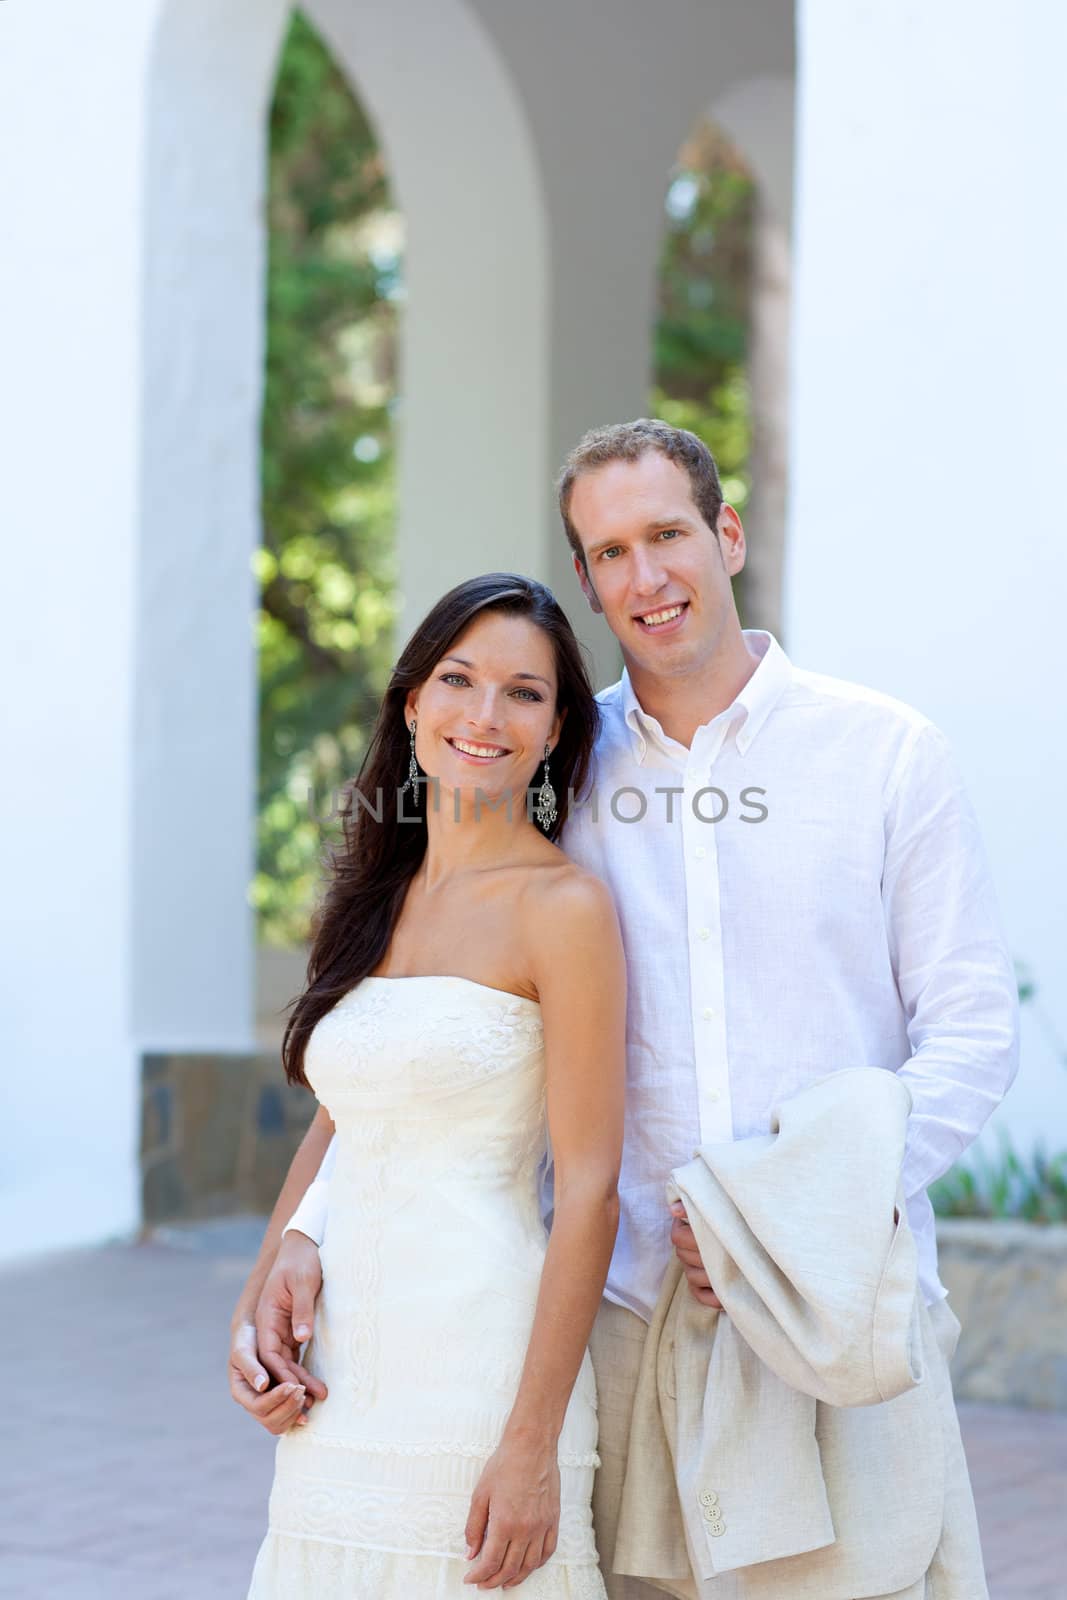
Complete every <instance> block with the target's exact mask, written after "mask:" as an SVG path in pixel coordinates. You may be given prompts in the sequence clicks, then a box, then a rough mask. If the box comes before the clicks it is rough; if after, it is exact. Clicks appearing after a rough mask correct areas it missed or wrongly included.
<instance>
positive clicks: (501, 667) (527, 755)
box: [405, 611, 562, 798]
mask: <svg viewBox="0 0 1067 1600" xmlns="http://www.w3.org/2000/svg"><path fill="white" fill-rule="evenodd" d="M557 689H558V682H557V675H556V659H555V652H554V650H553V647H552V642H551V640H550V639H549V637H548V635H547V634H545V633H544V632H542V630H541V629H540V628H539V627H537V626H536V625H535V624H534V623H532V622H530V621H528V620H527V618H525V617H517V616H513V615H509V614H508V613H507V612H501V611H487V612H485V613H484V614H483V615H482V616H480V617H478V618H476V620H475V621H474V622H472V623H471V624H470V626H469V627H468V628H466V629H465V630H464V632H463V633H462V634H460V636H459V637H458V638H457V639H456V640H455V641H454V642H453V644H452V645H450V647H449V649H448V651H447V652H446V654H445V655H443V656H442V657H441V659H440V661H438V663H437V665H436V666H435V667H434V669H433V671H432V672H431V674H430V676H429V678H427V680H426V682H425V683H423V684H422V685H421V686H420V687H419V688H418V689H413V690H411V691H410V693H409V694H408V697H407V701H406V703H405V720H406V722H407V725H408V727H409V728H410V726H411V721H412V718H413V717H415V718H417V719H418V720H417V728H416V734H415V756H416V759H417V761H418V763H419V766H420V767H421V768H422V770H423V771H424V772H425V773H427V774H428V775H429V776H430V777H432V778H437V779H438V780H439V782H440V784H441V787H442V789H445V790H456V789H459V790H469V791H470V792H471V793H472V794H473V792H474V791H475V790H476V789H479V790H481V792H482V793H483V794H484V795H485V796H486V797H487V798H494V797H496V796H499V795H503V794H505V793H506V792H508V791H510V792H511V793H513V794H514V795H515V796H516V797H517V798H518V797H520V796H523V797H524V796H525V793H526V790H527V788H528V787H529V785H530V783H531V782H532V780H533V777H534V774H535V773H536V771H537V768H538V765H539V764H540V762H541V759H542V757H543V756H544V752H545V745H546V744H547V745H549V746H552V747H554V746H555V743H556V740H557V739H558V738H559V730H560V726H561V722H562V718H561V717H560V716H559V715H558V714H557V712H556V709H555V708H556V694H557Z"/></svg>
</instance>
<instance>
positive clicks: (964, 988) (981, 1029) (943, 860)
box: [882, 723, 1018, 1198]
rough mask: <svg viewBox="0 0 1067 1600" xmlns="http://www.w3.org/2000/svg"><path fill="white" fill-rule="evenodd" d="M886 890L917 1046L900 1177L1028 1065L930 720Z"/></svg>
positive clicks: (945, 1165) (1001, 946)
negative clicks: (1020, 1049) (1020, 1066)
mask: <svg viewBox="0 0 1067 1600" xmlns="http://www.w3.org/2000/svg"><path fill="white" fill-rule="evenodd" d="M885 826H886V854H885V867H884V872H883V878H882V899H883V906H884V910H885V918H886V928H887V933H888V939H889V948H890V954H891V958H892V963H893V972H894V975H895V977H896V982H897V987H898V990H899V993H900V997H901V1001H902V1002H903V1005H904V1008H905V1011H906V1013H907V1019H908V1020H907V1028H908V1038H909V1041H910V1043H911V1051H912V1053H911V1056H910V1058H909V1059H908V1060H907V1061H905V1062H904V1063H903V1064H902V1065H901V1067H900V1069H899V1075H900V1077H901V1078H903V1079H904V1081H905V1082H906V1083H907V1086H908V1088H909V1089H910V1091H911V1095H912V1113H911V1117H910V1120H909V1124H908V1133H907V1140H906V1145H905V1155H904V1164H903V1168H902V1182H903V1189H904V1194H905V1196H906V1197H907V1198H910V1197H911V1196H912V1195H914V1194H916V1193H918V1192H919V1191H921V1190H923V1189H925V1188H926V1187H927V1186H928V1185H929V1184H930V1183H932V1182H933V1181H934V1179H935V1178H939V1177H941V1175H942V1174H943V1173H945V1172H947V1170H948V1169H949V1167H950V1166H951V1165H952V1163H953V1162H954V1161H955V1160H956V1158H957V1157H958V1156H959V1155H960V1154H961V1153H962V1152H963V1151H964V1150H966V1149H967V1147H968V1145H969V1144H970V1143H971V1142H972V1140H973V1139H974V1138H975V1136H976V1135H977V1134H978V1132H979V1130H980V1129H981V1127H982V1125H983V1124H984V1123H985V1121H986V1119H987V1117H988V1116H989V1115H990V1113H991V1112H992V1111H993V1110H994V1108H995V1107H996V1106H997V1104H998V1103H999V1102H1000V1100H1001V1099H1002V1097H1003V1095H1004V1092H1005V1090H1006V1089H1007V1088H1008V1086H1009V1084H1010V1083H1011V1081H1012V1079H1013V1078H1014V1076H1015V1073H1016V1071H1017V1068H1018V989H1017V985H1016V981H1015V974H1014V970H1013V965H1012V962H1011V959H1010V957H1009V955H1008V950H1007V947H1006V944H1005V940H1004V935H1003V932H1002V929H1001V924H1000V918H999V915H998V911H997V905H996V900H995V897H994V894H993V887H992V883H991V881H990V875H989V867H988V864H987V861H986V856H985V851H984V848H983V846H982V840H981V838H980V836H979V832H978V824H977V820H976V818H975V815H974V811H973V809H972V807H971V804H970V801H969V800H968V798H967V795H966V793H965V791H964V788H963V783H962V780H961V778H960V774H959V772H958V770H957V767H956V763H955V760H954V758H953V755H952V752H951V750H950V748H949V745H948V742H947V740H946V739H945V737H944V735H943V734H942V733H941V732H940V731H939V730H938V729H937V728H935V727H934V726H933V725H932V724H929V723H926V724H923V725H922V726H921V727H920V728H919V729H918V730H917V731H916V734H915V735H914V737H913V739H912V741H911V743H910V745H909V747H908V748H907V750H906V752H905V754H904V757H903V759H902V762H901V764H900V768H899V769H898V776H897V778H896V783H895V787H894V788H893V789H892V792H891V794H890V797H889V803H888V807H887V811H886V824H885Z"/></svg>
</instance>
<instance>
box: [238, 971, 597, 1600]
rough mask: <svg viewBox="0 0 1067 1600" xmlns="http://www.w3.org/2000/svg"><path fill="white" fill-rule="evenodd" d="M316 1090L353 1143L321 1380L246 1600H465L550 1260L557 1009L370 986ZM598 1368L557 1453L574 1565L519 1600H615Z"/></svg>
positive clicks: (330, 1050)
mask: <svg viewBox="0 0 1067 1600" xmlns="http://www.w3.org/2000/svg"><path fill="white" fill-rule="evenodd" d="M306 1072H307V1077H308V1081H309V1082H310V1083H311V1085H312V1087H313V1088H314V1090H315V1093H316V1095H317V1096H318V1098H319V1100H320V1102H321V1103H322V1104H323V1105H324V1106H326V1108H327V1109H328V1110H329V1113H330V1115H331V1117H332V1118H333V1120H334V1122H335V1124H336V1127H337V1158H336V1164H335V1166H334V1170H333V1175H332V1177H331V1179H330V1190H329V1217H328V1221H327V1228H326V1236H325V1238H324V1240H323V1244H322V1268H323V1288H322V1294H321V1297H320V1299H319V1305H318V1312H317V1318H316V1324H315V1336H314V1339H313V1340H312V1342H311V1344H310V1346H309V1347H308V1355H307V1365H308V1367H309V1369H310V1370H311V1371H313V1372H315V1373H317V1374H318V1375H319V1376H320V1377H321V1378H322V1379H323V1380H324V1382H325V1383H326V1385H327V1386H328V1388H329V1396H328V1398H327V1399H326V1400H325V1401H321V1402H316V1403H315V1405H314V1406H313V1407H312V1409H311V1413H310V1416H309V1419H308V1422H307V1425H306V1426H305V1427H302V1428H293V1429H291V1430H290V1431H289V1432H288V1433H287V1434H285V1435H284V1436H283V1437H282V1438H281V1439H279V1441H278V1447H277V1455H276V1459H275V1473H274V1486H273V1489H272V1491H271V1497H270V1527H269V1532H268V1533H267V1535H266V1538H265V1539H264V1541H263V1544H262V1546H261V1547H260V1551H259V1555H258V1557H257V1560H256V1565H255V1570H254V1572H253V1575H252V1586H251V1589H250V1590H249V1600H312V1597H314V1600H470V1597H471V1596H472V1595H473V1594H475V1593H477V1592H478V1591H477V1590H475V1589H474V1588H472V1587H471V1586H470V1585H464V1583H463V1581H462V1580H463V1576H464V1574H465V1573H466V1572H467V1570H468V1563H467V1560H466V1550H465V1543H464V1526H465V1524H466V1520H467V1513H468V1510H469V1508H470V1500H471V1494H472V1492H473V1490H474V1487H475V1484H476V1483H477V1481H478V1478H479V1476H480V1474H481V1472H482V1469H483V1467H484V1465H485V1462H486V1461H487V1459H488V1458H489V1456H490V1455H491V1454H492V1453H493V1451H494V1450H495V1449H496V1446H497V1444H498V1442H499V1439H500V1435H501V1432H502V1430H503V1427H504V1423H505V1421H506V1419H507V1416H508V1413H509V1411H510V1409H511V1406H512V1403H513V1401H514V1398H515V1392H516V1389H517V1387H518V1382H519V1374H520V1372H521V1369H522V1364H523V1360H524V1357H525V1354H526V1346H527V1343H528V1341H529V1336H530V1329H531V1325H532V1322H533V1315H534V1305H535V1302H536V1299H537V1291H538V1286H539V1281H540V1277H541V1268H542V1264H543V1261H544V1255H545V1244H546V1239H545V1231H544V1226H543V1224H542V1220H541V1215H540V1208H539V1202H538V1168H539V1166H540V1163H541V1160H542V1157H543V1155H544V1153H545V1149H546V1125H545V1067H544V1041H543V1034H542V1024H541V1009H540V1007H539V1005H538V1004H537V1002H536V1001H534V1000H526V999H522V998H519V997H516V996H515V995H511V994H507V993H505V992H504V991H503V990H500V989H492V988H489V987H487V986H486V985H484V984H480V983H475V982H474V981H472V980H470V979H467V978H454V977H425V976H419V977H407V978H364V979H363V981H362V982H361V983H359V984H358V985H357V986H356V988H354V989H352V990H351V991H350V992H349V993H348V994H347V995H346V996H345V997H344V999H343V1000H342V1001H341V1002H340V1003H339V1004H338V1005H337V1006H335V1007H334V1009H333V1011H331V1012H330V1013H329V1014H328V1015H327V1016H325V1017H324V1018H323V1019H322V1021H321V1022H320V1023H319V1024H318V1026H317V1027H316V1029H315V1031H314V1033H313V1035H312V1037H311V1039H310V1040H309V1042H308V1049H307V1059H306ZM596 1434H597V1425H596V1389H595V1385H594V1380H593V1370H592V1365H591V1363H590V1360H589V1356H588V1353H587V1354H586V1356H585V1359H584V1361H583V1364H582V1369H581V1372H580V1373H579V1376H578V1381H577V1383H576V1384H575V1388H574V1393H573V1395H572V1397H571V1402H570V1406H569V1408H568V1411H567V1418H566V1423H565V1425H564V1428H563V1433H562V1435H561V1437H560V1443H559V1461H560V1474H561V1479H562V1516H561V1521H560V1536H559V1546H558V1549H557V1550H556V1553H555V1555H553V1556H552V1558H551V1560H549V1561H548V1562H547V1563H546V1564H545V1566H544V1567H542V1568H541V1569H540V1570H539V1571H537V1572H535V1573H534V1574H533V1575H532V1576H531V1577H530V1578H528V1579H527V1580H526V1581H525V1583H523V1584H522V1586H521V1589H520V1590H519V1591H517V1592H518V1593H520V1594H521V1595H522V1596H523V1600H605V1590H604V1586H603V1581H602V1579H601V1576H600V1571H599V1568H598V1567H597V1563H596V1548H595V1545H594V1542H593V1528H592V1514H591V1511H590V1497H591V1494H592V1486H593V1472H594V1469H595V1467H596V1466H597V1465H598V1461H597V1456H596Z"/></svg>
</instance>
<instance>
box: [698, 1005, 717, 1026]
mask: <svg viewBox="0 0 1067 1600" xmlns="http://www.w3.org/2000/svg"><path fill="white" fill-rule="evenodd" d="M714 1015H715V1007H714V1006H705V1007H704V1009H703V1011H702V1012H701V1016H702V1017H703V1018H704V1021H705V1022H710V1021H711V1019H712V1017H713V1016H714Z"/></svg>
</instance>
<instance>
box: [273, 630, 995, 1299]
mask: <svg viewBox="0 0 1067 1600" xmlns="http://www.w3.org/2000/svg"><path fill="white" fill-rule="evenodd" d="M745 640H746V643H747V645H748V648H749V650H750V651H751V652H752V653H753V654H754V655H758V656H759V658H760V660H759V664H758V666H757V668H756V670H755V672H754V673H753V675H752V677H751V678H750V679H749V681H748V682H747V683H746V684H745V686H744V688H743V689H742V690H741V692H740V693H739V694H738V696H737V698H736V699H735V700H734V702H733V704H732V705H730V706H729V707H728V708H727V709H726V710H725V711H723V712H721V713H720V714H719V715H718V716H716V717H713V718H712V720H711V721H710V722H708V723H706V724H705V725H704V726H702V727H700V728H698V729H697V731H696V733H695V735H694V737H693V742H692V745H691V747H690V748H689V749H686V747H685V746H684V745H682V744H679V743H678V742H677V741H676V740H674V739H672V738H670V737H669V736H668V735H667V734H666V733H664V731H663V729H662V727H661V726H660V724H659V723H658V722H657V721H656V719H655V718H654V717H651V716H649V715H648V713H647V712H645V711H644V710H643V709H642V707H641V705H640V704H639V702H638V700H637V698H636V695H635V694H634V691H633V688H632V686H631V684H630V680H629V676H628V674H627V673H626V672H625V671H624V672H623V675H622V678H621V679H620V680H619V682H618V683H615V684H612V685H611V687H610V688H607V689H604V690H603V691H602V692H601V693H600V694H599V695H598V696H597V700H598V702H599V705H600V711H601V719H602V720H601V731H600V736H599V738H598V741H597V746H596V753H595V761H594V769H593V774H592V778H591V782H590V784H589V786H588V787H587V789H586V791H585V794H584V795H583V796H582V797H581V798H580V800H579V803H578V804H577V805H576V806H575V807H574V809H572V811H571V815H570V817H569V819H568V822H567V825H566V828H565V830H564V834H563V839H562V843H563V847H564V848H565V850H566V851H567V854H568V855H569V856H570V857H571V858H572V859H573V860H574V861H576V862H577V863H579V864H580V865H581V866H584V867H586V868H587V869H588V870H589V871H591V872H594V873H595V874H596V875H597V877H599V878H601V879H603V881H604V882H605V883H606V884H607V885H608V886H609V887H610V889H611V891H612V894H613V896H614V899H615V904H616V907H617V909H618V914H619V921H620V925H621V928H622V936H623V942H624V945H625V949H626V963H627V977H628V996H629V997H628V1005H627V1022H626V1036H627V1096H626V1134H625V1145H624V1150H623V1161H622V1171H621V1176H620V1182H619V1196H620V1202H621V1218H620V1224H619V1234H618V1239H617V1242H616V1246H615V1253H614V1256H613V1258H612V1262H611V1268H610V1271H609V1275H608V1283H607V1289H606V1293H607V1296H608V1298H609V1299H612V1300H614V1301H616V1302H617V1303H618V1304H620V1305H623V1306H628V1307H629V1308H630V1309H631V1310H633V1311H636V1312H637V1313H638V1315H639V1316H641V1317H643V1318H644V1319H645V1321H648V1320H649V1319H650V1318H651V1315H652V1311H653V1308H654V1307H655V1304H656V1300H657V1298H658V1295H659V1289H660V1285H661V1282H662V1279H663V1275H664V1271H665V1269H666V1267H667V1264H668V1262H669V1260H670V1257H671V1246H670V1237H669V1235H670V1221H671V1219H670V1215H669V1212H668V1210H667V1205H666V1200H665V1197H664V1186H665V1183H666V1180H667V1177H668V1175H669V1174H670V1172H671V1170H672V1168H674V1167H677V1166H682V1165H684V1164H685V1163H686V1162H688V1161H690V1160H691V1159H692V1157H693V1154H694V1151H695V1150H696V1148H697V1147H698V1146H700V1145H702V1144H708V1143H712V1142H715V1141H718V1140H732V1139H743V1138H746V1137H749V1136H751V1135H753V1134H760V1133H766V1132H767V1131H768V1129H769V1120H770V1114H771V1110H772V1108H773V1107H774V1106H775V1105H776V1104H778V1103H779V1102H780V1101H782V1100H785V1099H788V1098H789V1097H790V1096H791V1095H794V1094H796V1093H797V1092H798V1091H799V1090H801V1089H803V1088H804V1087H805V1086H806V1085H808V1084H810V1083H812V1082H814V1081H815V1080H816V1079H818V1078H821V1077H823V1076H825V1074H826V1073H827V1072H831V1071H835V1070H838V1069H840V1068H845V1067H864V1066H866V1067H881V1068H885V1069H886V1070H888V1071H895V1072H898V1073H899V1074H900V1075H901V1077H902V1078H903V1079H904V1080H905V1081H906V1083H907V1085H908V1088H909V1089H910V1090H911V1094H912V1102H913V1109H912V1113H911V1116H910V1118H909V1124H908V1137H907V1143H906V1153H905V1159H904V1166H903V1180H904V1192H905V1195H906V1196H907V1207H908V1220H909V1223H910V1225H911V1229H912V1232H913V1234H914V1235H915V1238H916V1241H917V1245H918V1250H919V1280H920V1284H921V1286H922V1290H923V1293H924V1296H925V1298H926V1300H927V1301H928V1302H930V1301H933V1300H935V1299H939V1298H941V1297H943V1295H944V1293H945V1290H944V1288H943V1287H942V1285H941V1283H940V1280H939V1278H938V1274H937V1244H936V1238H935V1234H934V1218H933V1212H932V1209H931V1206H930V1202H929V1200H928V1198H927V1195H926V1188H927V1185H928V1184H930V1183H932V1182H933V1181H934V1179H935V1178H938V1177H940V1176H941V1175H942V1174H943V1173H944V1172H946V1171H947V1170H948V1168H949V1167H950V1166H951V1165H952V1163H953V1162H954V1161H955V1160H956V1158H957V1157H958V1156H959V1155H960V1153H961V1152H962V1151H963V1150H965V1149H966V1148H967V1146H968V1145H969V1144H970V1143H971V1141H972V1140H973V1139H974V1137H975V1135H976V1134H977V1133H978V1131H979V1129H980V1128H981V1127H982V1125H983V1123H984V1122H985V1120H986V1118H987V1117H988V1116H989V1114H990V1112H991V1111H992V1110H993V1109H994V1107H995V1106H996V1105H997V1103H998V1102H999V1101H1000V1099H1001V1098H1002V1096H1003V1094H1004V1091H1005V1090H1006V1088H1007V1087H1008V1085H1009V1084H1010V1082H1011V1080H1012V1078H1013V1077H1014V1075H1015V1071H1016V1069H1017V1064H1018V1001H1017V988H1016V983H1015V978H1014V973H1013V968H1012V963H1011V961H1010V959H1009V957H1008V953H1007V950H1006V947H1005V943H1004V938H1003V934H1002V932H1001V928H1000V921H999V917H998V914H997V908H996V904H995V900H994V896H993V892H992V888H991V884H990V880H989V873H988V868H987V865H986V861H985V856H984V852H983V848H982V843H981V839H980V837H979V834H978V828H977V824H976V821H975V817H974V813H973V811H972V809H971V806H970V804H969V802H968V800H967V797H966V795H965V793H964V790H963V787H962V784H961V781H960V778H959V774H958V772H957V769H956V765H955V762H954V761H953V758H952V755H951V752H950V750H949V748H948V745H947V743H946V740H945V738H944V736H943V735H942V734H941V733H940V732H939V731H938V729H937V728H935V727H934V726H933V724H932V723H930V722H929V721H928V720H927V719H926V718H925V717H923V716H921V715H920V714H919V713H918V712H916V711H913V710H911V709H910V708H909V707H907V706H905V705H902V704H901V703H900V702H898V701H895V700H891V699H890V698H888V697H887V696H885V695H882V694H877V693H875V692H874V691H872V690H869V689H864V688H861V687H859V686H857V685H855V684H850V683H844V682H841V681H839V680H837V679H834V678H827V677H821V676H819V675H818V674H815V673H811V672H804V671H800V670H798V669H797V668H795V667H793V665H792V664H791V663H790V661H789V659H788V657H787V656H786V654H785V652H784V651H783V650H782V648H781V647H780V645H779V644H778V643H777V642H776V641H775V640H774V639H773V638H772V636H771V635H770V634H769V633H762V632H755V631H746V633H745ZM667 791H670V792H669V793H668V792H667ZM841 1137H842V1140H846V1139H847V1138H848V1130H847V1128H842V1130H841ZM332 1163H333V1150H332V1148H331V1149H330V1150H329V1151H328V1152H327V1155H326V1157H325V1159H324V1161H323V1166H322V1169H321V1171H320V1174H319V1179H318V1180H317V1182H316V1183H315V1184H313V1185H312V1186H311V1188H310V1189H309V1190H308V1195H307V1197H306V1199H305V1201H304V1202H303V1203H302V1204H301V1207H300V1208H299V1210H298V1211H297V1213H296V1215H295V1216H294V1217H293V1219H292V1221H291V1222H290V1223H289V1227H299V1228H300V1229H301V1231H303V1232H305V1233H308V1234H309V1235H310V1237H312V1238H315V1239H318V1240H321V1238H322V1234H323V1228H324V1221H325V1191H326V1181H325V1180H326V1178H327V1175H328V1173H329V1171H330V1169H331V1167H332ZM545 1204H546V1210H547V1209H549V1208H550V1206H551V1195H550V1192H549V1190H548V1187H547V1185H546V1194H545Z"/></svg>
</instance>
